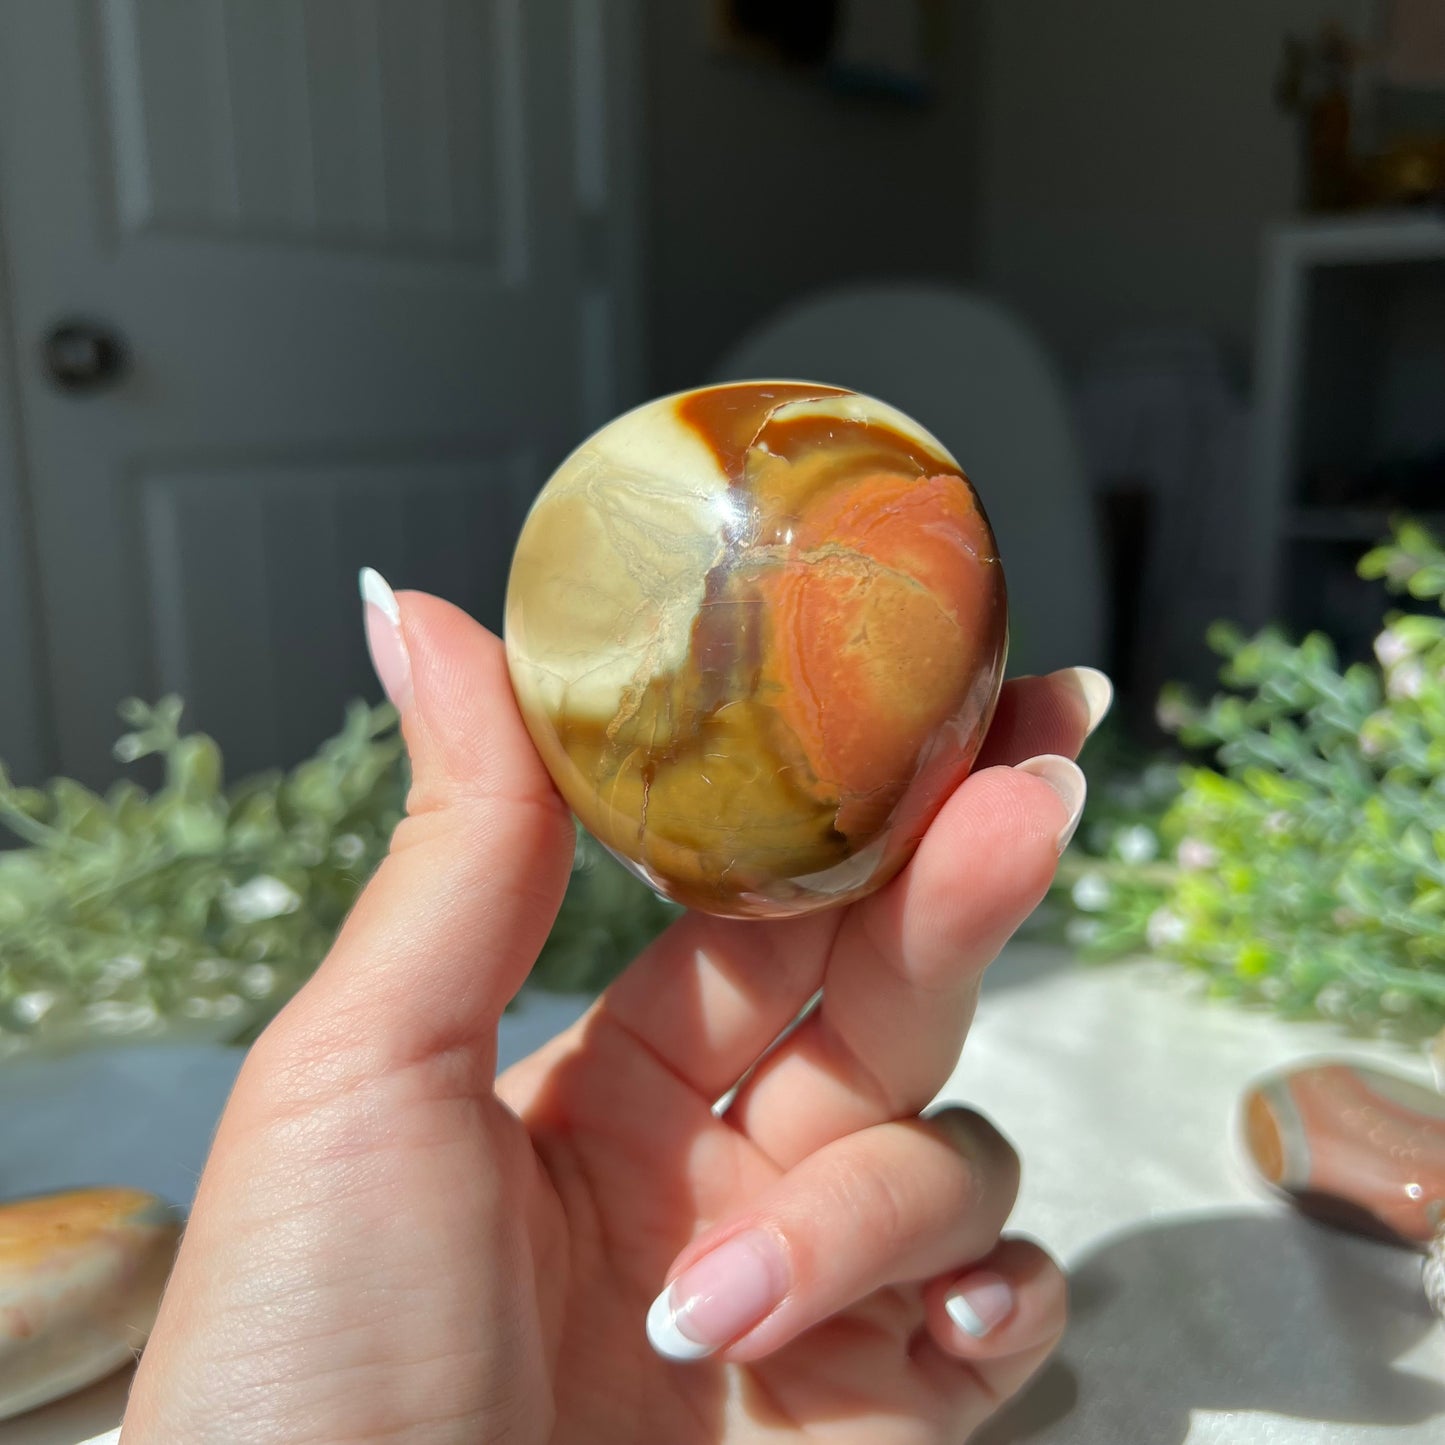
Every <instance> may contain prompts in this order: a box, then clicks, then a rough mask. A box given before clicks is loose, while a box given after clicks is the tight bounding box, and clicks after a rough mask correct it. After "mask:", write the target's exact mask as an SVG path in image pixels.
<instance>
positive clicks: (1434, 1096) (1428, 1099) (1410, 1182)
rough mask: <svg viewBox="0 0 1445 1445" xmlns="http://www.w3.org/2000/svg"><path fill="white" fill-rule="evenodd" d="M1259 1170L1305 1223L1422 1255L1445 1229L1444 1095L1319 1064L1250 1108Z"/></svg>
mask: <svg viewBox="0 0 1445 1445" xmlns="http://www.w3.org/2000/svg"><path fill="white" fill-rule="evenodd" d="M1242 1133H1243V1142H1244V1147H1245V1151H1246V1153H1247V1154H1248V1155H1249V1158H1250V1161H1251V1162H1252V1163H1253V1165H1254V1167H1255V1168H1256V1169H1257V1170H1258V1171H1259V1172H1260V1174H1261V1175H1262V1176H1263V1177H1264V1179H1265V1180H1266V1181H1267V1182H1268V1183H1269V1184H1271V1185H1273V1186H1274V1187H1275V1188H1277V1189H1279V1190H1281V1191H1282V1192H1283V1193H1285V1194H1287V1195H1289V1196H1290V1197H1292V1198H1293V1199H1294V1200H1295V1202H1296V1203H1297V1204H1299V1205H1300V1206H1301V1207H1302V1208H1303V1209H1304V1210H1306V1211H1307V1212H1308V1213H1310V1214H1313V1215H1315V1216H1317V1217H1319V1218H1322V1219H1326V1220H1329V1221H1330V1222H1332V1223H1335V1224H1340V1225H1343V1226H1345V1227H1347V1228H1351V1229H1355V1230H1357V1231H1359V1232H1361V1233H1365V1234H1371V1235H1377V1236H1382V1237H1384V1238H1387V1239H1391V1240H1394V1241H1396V1242H1398V1243H1403V1244H1410V1245H1423V1244H1425V1243H1426V1242H1428V1241H1429V1239H1430V1238H1431V1236H1432V1235H1434V1234H1435V1233H1436V1231H1437V1230H1439V1229H1440V1228H1441V1226H1442V1225H1445V1095H1442V1094H1439V1093H1437V1092H1435V1090H1433V1089H1428V1088H1426V1087H1425V1086H1424V1085H1423V1084H1417V1083H1414V1082H1413V1081H1412V1080H1410V1079H1406V1078H1402V1077H1399V1076H1397V1075H1395V1074H1390V1073H1386V1072H1385V1071H1384V1070H1382V1069H1374V1068H1369V1067H1366V1066H1364V1065H1361V1064H1351V1063H1337V1062H1322V1063H1315V1064H1308V1065H1305V1066H1303V1067H1300V1068H1297V1069H1293V1070H1289V1071H1286V1072H1284V1073H1281V1074H1276V1075H1273V1076H1272V1077H1270V1078H1267V1079H1264V1080H1261V1081H1260V1082H1259V1083H1258V1084H1256V1085H1255V1086H1254V1087H1253V1088H1252V1089H1251V1090H1250V1091H1249V1092H1248V1093H1247V1094H1246V1095H1245V1098H1244V1106H1243V1119H1242Z"/></svg>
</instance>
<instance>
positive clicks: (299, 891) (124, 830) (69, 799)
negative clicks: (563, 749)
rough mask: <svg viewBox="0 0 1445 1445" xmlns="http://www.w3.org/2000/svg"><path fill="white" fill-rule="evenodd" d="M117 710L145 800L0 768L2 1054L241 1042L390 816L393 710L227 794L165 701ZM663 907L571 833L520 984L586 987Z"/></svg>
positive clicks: (359, 874) (360, 712)
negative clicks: (35, 781) (109, 1044)
mask: <svg viewBox="0 0 1445 1445" xmlns="http://www.w3.org/2000/svg"><path fill="white" fill-rule="evenodd" d="M121 716H122V718H123V720H124V721H125V722H126V723H128V724H129V725H130V728H131V731H130V732H128V733H127V734H126V735H125V736H124V737H122V738H121V740H120V742H119V743H118V744H117V746H116V756H117V758H118V759H119V760H120V761H121V762H124V763H135V762H138V761H139V760H141V759H143V758H147V757H152V756H153V757H155V758H157V759H159V761H160V763H161V768H162V773H163V782H162V784H161V786H159V787H158V788H157V789H155V790H154V791H153V792H147V791H145V790H143V789H142V788H140V787H138V786H137V785H136V784H134V783H132V782H120V783H117V784H116V785H115V786H114V787H113V788H112V789H111V790H110V791H109V792H108V793H107V794H106V795H105V796H103V797H102V796H100V795H98V794H96V793H93V792H90V791H89V790H87V789H85V788H83V787H81V786H80V785H79V784H78V783H75V782H73V781H70V780H69V779H65V778H60V779H57V780H55V781H54V782H52V783H50V784H49V786H48V787H46V788H44V789H30V788H19V787H16V786H14V785H13V784H12V783H11V782H10V780H9V779H8V778H7V777H6V775H5V773H4V770H3V769H0V823H3V824H4V825H5V826H7V827H8V828H9V829H10V831H11V832H12V833H14V834H16V835H17V836H18V838H19V840H20V841H21V842H22V843H23V844H25V845H28V846H24V847H20V848H16V849H11V850H8V851H0V1057H4V1056H6V1055H13V1054H17V1053H21V1052H26V1051H29V1050H32V1049H34V1048H36V1047H52V1048H54V1047H64V1046H67V1045H69V1044H72V1043H76V1042H81V1041H91V1040H95V1039H103V1038H118V1037H131V1038H135V1037H147V1036H151V1035H155V1034H158V1033H163V1032H164V1033H168V1034H183V1035H194V1036H200V1037H208V1038H215V1039H222V1040H227V1041H243V1040H246V1039H248V1038H250V1037H252V1036H253V1035H254V1034H255V1032H256V1031H257V1030H258V1029H259V1028H260V1027H261V1026H262V1025H264V1023H265V1022H266V1021H267V1020H268V1019H269V1018H270V1017H271V1016H272V1015H273V1014H274V1013H275V1011H276V1010H277V1009H278V1008H279V1007H280V1005H281V1004H282V1003H284V1002H285V1000H286V999H287V998H288V997H290V995H291V994H292V993H293V992H294V991H295V990H296V989H297V988H298V987H299V986H300V985H301V983H302V982H304V981H305V979H306V978H307V977H308V976H309V975H310V973H311V971H312V970H313V969H314V968H315V966H316V965H317V963H319V962H320V960H321V958H322V956H323V955H324V954H325V952H326V950H327V948H328V947H330V944H331V941H332V939H333V938H334V936H335V934H336V930H337V929H338V927H339V926H340V924H341V921H342V919H343V918H344V917H345V915H346V913H347V910H348V909H349V908H350V907H351V904H352V903H353V901H354V900H355V898H356V895H357V893H358V892H359V891H360V889H361V886H362V885H363V883H365V881H366V879H367V878H368V877H370V875H371V873H372V871H373V869H374V868H375V867H376V865H377V864H378V863H379V862H380V860H381V856H382V854H383V853H384V852H385V850H386V846H387V840H388V839H389V838H390V836H391V832H392V830H393V828H394V827H395V826H396V824H397V822H398V821H399V819H400V818H401V815H402V809H403V805H404V800H405V793H406V766H405V760H404V756H403V751H402V744H401V739H400V736H399V734H398V732H397V728H396V716H395V713H394V712H393V711H392V710H391V709H390V708H389V707H379V708H370V707H367V706H366V705H364V704H362V703H355V704H353V705H352V706H351V708H350V709H349V710H348V712H347V715H346V723H345V726H344V727H343V729H342V730H341V732H340V733H339V734H338V735H337V736H336V737H334V738H332V739H330V740H329V741H328V742H326V743H324V744H323V745H322V747H321V748H320V749H319V751H318V752H317V753H316V755H315V756H314V757H311V758H309V759H307V760H306V761H305V762H303V763H302V764H301V765H300V766H299V767H297V768H295V769H294V770H292V771H291V772H289V773H270V774H266V775H264V776H261V777H257V778H252V779H249V780H247V781H245V782H243V783H241V784H239V785H238V786H236V787H233V788H229V789H228V788H226V787H225V785H224V782H223V778H222V766H221V755H220V751H219V749H218V748H217V746H216V744H215V743H214V742H213V741H212V740H211V739H210V738H209V737H206V736H204V735H201V734H190V735H183V734H182V733H181V732H180V719H181V703H180V701H179V700H178V699H175V698H168V699H166V700H164V701H163V702H161V703H159V704H157V705H156V706H154V707H150V706H147V705H145V704H144V703H140V702H137V701H130V702H127V703H125V704H124V706H123V707H122V709H121ZM478 886H479V887H484V886H485V880H482V879H479V880H478ZM673 911H674V910H672V909H671V907H670V906H669V905H667V904H665V903H662V902H661V901H660V900H658V899H657V898H655V897H654V895H653V894H652V893H651V892H650V891H649V890H647V889H646V888H644V887H643V886H642V885H641V884H639V883H637V882H636V880H634V879H633V878H632V876H631V875H630V874H628V873H627V872H626V871H625V870H624V869H623V868H622V867H621V866H620V865H619V864H618V863H616V862H615V861H614V860H613V859H612V858H611V857H610V856H609V855H608V854H607V853H605V852H604V851H603V850H602V849H601V848H600V847H599V846H598V845H597V844H596V843H595V842H593V841H592V840H591V839H590V838H588V837H586V836H585V835H580V834H579V842H578V847H577V851H576V854H575V856H574V861H573V870H572V877H571V882H570V885H569V888H568V892H567V898H566V901H565V903H564V905H563V908H562V913H561V915H560V916H559V918H558V920H557V924H556V927H555V928H554V929H553V931H552V934H551V936H550V938H549V939H548V942H547V945H546V948H545V950H544V952H543V955H542V958H541V959H540V960H539V962H538V964H537V967H536V969H535V970H534V973H533V980H532V981H533V982H534V983H535V984H537V985H539V986H541V987H543V988H552V989H588V988H591V987H593V986H595V985H596V984H597V983H598V982H599V981H600V980H602V979H604V978H606V977H610V976H611V974H612V973H613V972H615V971H616V969H617V968H618V967H620V964H621V962H622V961H623V960H625V959H626V958H627V957H629V956H630V954H631V953H632V952H633V951H634V950H635V948H636V947H638V946H640V944H641V943H642V942H644V941H645V940H646V939H647V938H649V937H651V936H652V935H653V934H654V933H656V932H657V931H659V930H660V928H661V927H662V926H663V924H664V923H665V922H666V920H667V918H669V917H670V916H671V914H672V912H673Z"/></svg>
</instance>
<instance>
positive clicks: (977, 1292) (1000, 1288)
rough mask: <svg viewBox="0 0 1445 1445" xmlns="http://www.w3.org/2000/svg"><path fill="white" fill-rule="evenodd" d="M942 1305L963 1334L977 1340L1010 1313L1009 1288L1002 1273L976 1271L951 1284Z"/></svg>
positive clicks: (1012, 1299)
mask: <svg viewBox="0 0 1445 1445" xmlns="http://www.w3.org/2000/svg"><path fill="white" fill-rule="evenodd" d="M943 1307H944V1309H945V1310H947V1311H948V1317H949V1319H951V1320H952V1321H953V1322H954V1324H956V1325H957V1326H958V1327H959V1329H961V1330H962V1331H963V1332H964V1334H966V1335H972V1336H973V1337H974V1339H976V1340H981V1339H982V1338H983V1337H984V1336H985V1335H986V1334H988V1333H989V1332H990V1331H991V1330H995V1329H997V1328H998V1327H999V1326H1000V1325H1001V1324H1002V1323H1003V1322H1004V1321H1005V1320H1006V1319H1007V1318H1008V1317H1009V1316H1010V1315H1011V1314H1012V1313H1013V1312H1014V1292H1013V1287H1012V1286H1011V1285H1010V1284H1009V1282H1008V1281H1007V1280H1006V1279H1004V1278H1003V1276H1002V1275H997V1274H992V1273H989V1272H987V1271H983V1270H980V1271H979V1273H977V1274H971V1275H969V1276H968V1277H967V1278H966V1279H962V1280H960V1281H959V1282H958V1283H957V1284H956V1285H954V1287H953V1288H952V1289H951V1290H950V1291H949V1294H948V1298H947V1299H946V1300H944V1302H943Z"/></svg>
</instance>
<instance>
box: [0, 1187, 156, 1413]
mask: <svg viewBox="0 0 1445 1445" xmlns="http://www.w3.org/2000/svg"><path fill="white" fill-rule="evenodd" d="M180 1230H181V1224H180V1216H179V1214H178V1213H177V1212H176V1211H175V1210H174V1209H172V1208H171V1206H169V1205H168V1204H166V1203H165V1202H164V1201H162V1200H160V1199H157V1198H156V1197H155V1196H154V1195H152V1194H145V1193H142V1192H141V1191H140V1190H137V1189H76V1190H71V1191H68V1192H66V1193H63V1194H47V1195H41V1196H38V1197H36V1198H33V1199H18V1200H13V1201H11V1202H9V1203H0V1420H3V1419H8V1418H9V1417H10V1416H12V1415H17V1414H19V1413H20V1412H21V1411H23V1410H30V1409H33V1408H34V1407H36V1406H37V1405H43V1404H44V1403H46V1402H47V1401H49V1400H55V1399H58V1398H60V1397H61V1396H62V1395H67V1394H69V1393H70V1392H71V1391H73V1390H78V1389H80V1388H81V1387H82V1386H84V1385H88V1384H90V1383H91V1382H92V1381H94V1380H99V1379H102V1378H104V1377H105V1376H106V1375H109V1374H110V1373H112V1372H113V1371H114V1370H116V1369H118V1368H119V1367H120V1366H121V1365H123V1364H125V1363H127V1362H128V1361H130V1360H131V1359H132V1358H133V1357H134V1354H135V1352H136V1351H137V1350H138V1349H140V1347H141V1346H142V1345H143V1344H144V1343H145V1340H146V1337H147V1335H148V1334H149V1333H150V1329H151V1326H152V1325H153V1324H154V1323H155V1317H156V1311H157V1309H158V1308H159V1305H160V1298H161V1292H162V1290H163V1289H164V1287H165V1282H166V1278H167V1276H168V1275H169V1273H170V1268H171V1263H172V1261H173V1260H174V1258H175V1251H176V1245H177V1242H178V1241H179V1239H180Z"/></svg>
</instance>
